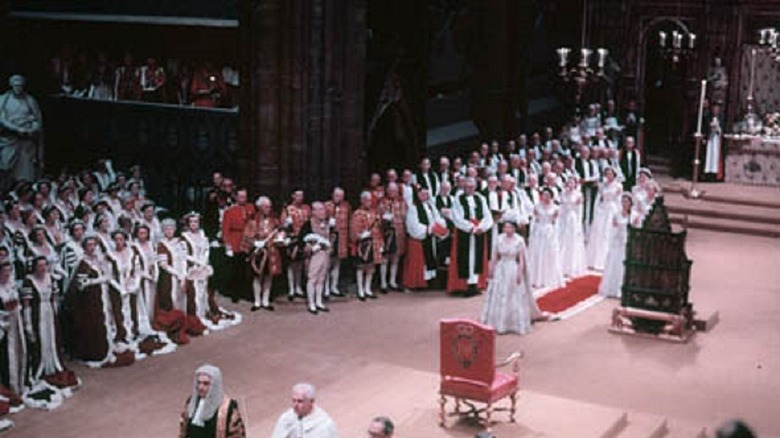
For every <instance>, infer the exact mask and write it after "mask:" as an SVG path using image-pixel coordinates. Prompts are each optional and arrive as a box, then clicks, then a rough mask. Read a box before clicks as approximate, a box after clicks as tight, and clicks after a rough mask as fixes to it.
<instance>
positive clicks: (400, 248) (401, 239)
mask: <svg viewBox="0 0 780 438" xmlns="http://www.w3.org/2000/svg"><path fill="white" fill-rule="evenodd" d="M408 209H409V207H408V206H407V205H406V202H404V200H403V198H401V197H398V198H396V199H390V198H382V200H381V201H379V216H380V218H381V217H383V216H384V215H385V214H387V213H389V214H391V215H393V220H392V224H391V225H392V227H393V229H395V240H396V252H395V254H397V255H399V256H402V255H404V254H405V253H406V212H407V210H408Z"/></svg>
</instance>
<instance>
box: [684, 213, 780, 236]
mask: <svg viewBox="0 0 780 438" xmlns="http://www.w3.org/2000/svg"><path fill="white" fill-rule="evenodd" d="M669 220H670V221H671V222H672V223H673V224H677V225H680V226H682V227H683V228H691V229H702V230H710V231H720V232H724V233H734V234H746V235H750V236H759V237H771V238H780V225H775V224H763V223H756V222H747V221H742V220H734V219H724V218H716V217H707V216H699V215H683V214H680V213H671V212H670V214H669Z"/></svg>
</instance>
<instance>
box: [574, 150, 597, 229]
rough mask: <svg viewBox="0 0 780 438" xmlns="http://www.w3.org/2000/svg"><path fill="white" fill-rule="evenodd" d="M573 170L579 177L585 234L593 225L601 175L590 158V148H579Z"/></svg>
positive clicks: (594, 161)
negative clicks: (578, 154)
mask: <svg viewBox="0 0 780 438" xmlns="http://www.w3.org/2000/svg"><path fill="white" fill-rule="evenodd" d="M574 168H575V169H576V170H577V174H579V176H580V187H581V189H582V199H583V202H582V221H583V226H584V229H585V232H586V233H587V232H588V231H589V230H590V225H591V223H593V215H594V209H595V205H596V198H597V197H598V191H599V185H598V183H599V180H600V179H601V173H600V172H599V169H598V163H597V162H596V160H594V159H592V158H591V157H590V148H589V147H588V146H585V145H583V146H581V147H580V156H579V158H577V159H576V160H575V161H574Z"/></svg>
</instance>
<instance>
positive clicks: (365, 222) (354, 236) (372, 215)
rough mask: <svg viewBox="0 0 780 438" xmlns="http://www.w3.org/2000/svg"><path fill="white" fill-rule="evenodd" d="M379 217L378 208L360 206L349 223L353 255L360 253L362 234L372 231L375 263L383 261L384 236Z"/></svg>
mask: <svg viewBox="0 0 780 438" xmlns="http://www.w3.org/2000/svg"><path fill="white" fill-rule="evenodd" d="M379 219H380V218H379V214H378V213H377V211H376V210H374V209H371V210H366V209H364V208H359V209H357V210H355V212H354V213H353V214H352V221H351V222H350V225H349V228H350V241H351V244H352V254H353V255H358V245H359V243H360V235H361V234H363V232H365V231H370V232H371V239H372V244H373V252H374V258H373V262H374V264H375V265H378V264H380V263H382V246H383V237H382V228H381V227H380V220H379Z"/></svg>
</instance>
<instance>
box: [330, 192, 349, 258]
mask: <svg viewBox="0 0 780 438" xmlns="http://www.w3.org/2000/svg"><path fill="white" fill-rule="evenodd" d="M325 210H326V211H327V212H328V219H334V220H335V221H336V227H335V231H336V232H337V233H338V241H337V242H336V247H335V248H333V250H334V252H333V254H334V255H335V254H337V255H338V257H339V258H340V259H346V258H347V257H348V256H349V241H350V236H349V219H350V216H351V215H352V207H350V205H349V203H348V202H347V201H341V202H340V203H339V204H338V205H336V203H334V202H333V201H328V202H326V203H325Z"/></svg>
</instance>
